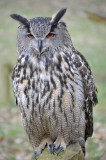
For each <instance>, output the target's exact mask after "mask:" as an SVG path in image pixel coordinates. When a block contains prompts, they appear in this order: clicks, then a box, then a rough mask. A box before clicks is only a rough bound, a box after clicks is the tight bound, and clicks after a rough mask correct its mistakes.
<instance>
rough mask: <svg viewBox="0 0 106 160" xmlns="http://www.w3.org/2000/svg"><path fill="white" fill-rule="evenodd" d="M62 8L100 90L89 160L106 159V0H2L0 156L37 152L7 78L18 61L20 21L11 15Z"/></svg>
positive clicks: (11, 158)
mask: <svg viewBox="0 0 106 160" xmlns="http://www.w3.org/2000/svg"><path fill="white" fill-rule="evenodd" d="M63 7H67V8H68V10H67V13H66V15H65V16H64V18H63V19H64V21H65V22H66V23H67V26H68V30H69V32H70V34H71V38H72V41H73V44H74V46H75V48H76V49H78V50H79V51H80V52H81V53H83V55H84V56H85V57H86V59H87V61H88V62H89V64H90V66H91V68H92V72H93V75H94V79H95V82H96V85H97V88H98V92H99V93H98V99H99V104H98V105H97V106H96V107H94V134H93V137H92V138H89V140H88V142H87V144H86V146H87V154H86V159H87V160H106V107H105V105H106V51H105V48H106V10H105V9H106V0H89V1H87V0H71V1H70V0H45V1H41V0H29V1H28V0H18V1H14V0H0V160H30V159H31V155H32V148H31V146H30V145H29V142H28V140H27V138H26V135H25V132H24V129H23V125H22V122H21V115H20V111H19V108H18V107H16V106H15V98H14V96H13V92H12V85H11V78H10V75H9V76H8V72H9V73H10V72H11V69H12V68H13V66H14V65H15V63H16V58H17V53H16V33H17V27H18V25H19V24H18V23H17V22H16V21H14V20H12V19H11V18H10V17H9V15H10V14H11V13H19V14H21V15H24V16H26V17H28V18H32V17H36V16H51V15H52V14H54V13H55V12H57V11H58V10H59V9H60V8H63ZM6 85H7V86H8V89H7V88H6Z"/></svg>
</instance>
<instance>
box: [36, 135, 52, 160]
mask: <svg viewBox="0 0 106 160" xmlns="http://www.w3.org/2000/svg"><path fill="white" fill-rule="evenodd" d="M51 143H52V141H51V139H50V138H46V137H45V138H43V139H42V140H41V142H40V145H39V146H38V147H35V152H34V154H33V158H34V159H37V157H38V156H39V155H40V154H41V153H42V152H43V150H44V149H45V147H46V146H47V145H48V146H50V144H51Z"/></svg>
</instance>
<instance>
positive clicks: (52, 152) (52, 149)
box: [49, 143, 55, 154]
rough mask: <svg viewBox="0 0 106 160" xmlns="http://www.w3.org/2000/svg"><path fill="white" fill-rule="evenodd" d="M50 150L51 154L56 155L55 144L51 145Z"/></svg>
mask: <svg viewBox="0 0 106 160" xmlns="http://www.w3.org/2000/svg"><path fill="white" fill-rule="evenodd" d="M49 148H50V153H51V154H54V152H55V144H54V143H52V144H50V145H49Z"/></svg>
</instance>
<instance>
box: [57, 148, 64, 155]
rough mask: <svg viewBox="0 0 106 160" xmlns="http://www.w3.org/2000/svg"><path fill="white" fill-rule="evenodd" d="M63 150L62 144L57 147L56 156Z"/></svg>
mask: <svg viewBox="0 0 106 160" xmlns="http://www.w3.org/2000/svg"><path fill="white" fill-rule="evenodd" d="M63 151H64V148H63V147H62V146H60V147H59V149H58V152H57V156H58V155H59V154H60V153H61V152H63Z"/></svg>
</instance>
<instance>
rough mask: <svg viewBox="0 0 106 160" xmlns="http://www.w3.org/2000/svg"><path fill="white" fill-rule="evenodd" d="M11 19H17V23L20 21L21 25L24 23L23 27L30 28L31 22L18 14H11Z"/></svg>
mask: <svg viewBox="0 0 106 160" xmlns="http://www.w3.org/2000/svg"><path fill="white" fill-rule="evenodd" d="M10 17H11V18H13V19H15V20H16V21H19V22H20V23H22V24H23V25H25V26H27V27H28V26H29V21H28V20H27V19H26V18H24V17H22V16H20V15H18V14H11V15H10Z"/></svg>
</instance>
